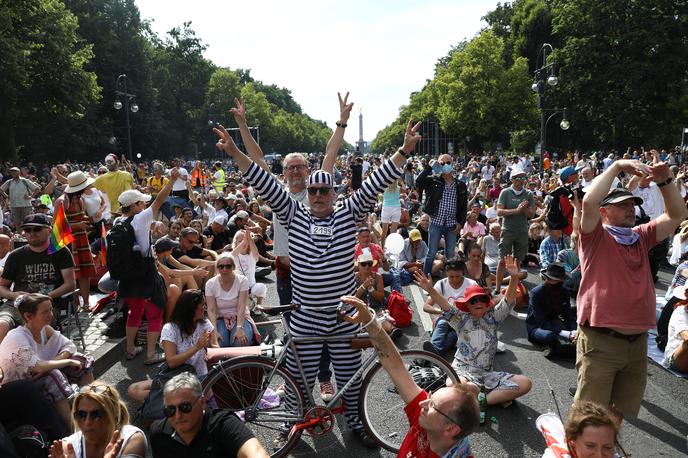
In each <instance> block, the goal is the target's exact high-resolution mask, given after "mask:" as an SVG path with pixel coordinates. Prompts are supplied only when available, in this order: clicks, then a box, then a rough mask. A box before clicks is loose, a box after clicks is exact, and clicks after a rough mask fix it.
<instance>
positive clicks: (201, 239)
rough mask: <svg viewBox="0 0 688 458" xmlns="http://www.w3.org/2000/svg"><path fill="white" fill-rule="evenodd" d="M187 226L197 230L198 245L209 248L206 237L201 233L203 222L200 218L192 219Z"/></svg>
mask: <svg viewBox="0 0 688 458" xmlns="http://www.w3.org/2000/svg"><path fill="white" fill-rule="evenodd" d="M189 227H192V228H194V229H196V231H197V232H198V246H200V247H201V248H208V249H210V246H209V245H210V244H209V243H208V238H207V237H206V236H205V235H204V234H203V222H202V221H201V220H200V219H192V220H191V222H189Z"/></svg>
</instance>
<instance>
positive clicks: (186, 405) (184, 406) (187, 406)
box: [162, 397, 201, 418]
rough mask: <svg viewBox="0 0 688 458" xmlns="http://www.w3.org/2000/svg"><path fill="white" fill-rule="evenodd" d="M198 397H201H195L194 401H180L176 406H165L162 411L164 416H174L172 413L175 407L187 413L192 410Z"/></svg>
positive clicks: (175, 409) (175, 410) (174, 412)
mask: <svg viewBox="0 0 688 458" xmlns="http://www.w3.org/2000/svg"><path fill="white" fill-rule="evenodd" d="M199 399H201V398H200V397H198V398H196V400H195V401H194V402H189V401H186V402H182V403H181V404H179V405H176V406H175V405H169V406H165V409H164V410H163V411H162V412H163V414H164V415H165V417H166V418H172V417H174V415H175V414H176V413H177V409H179V411H180V412H181V413H189V412H191V411H192V410H193V406H194V404H196V403H197V402H198V400H199Z"/></svg>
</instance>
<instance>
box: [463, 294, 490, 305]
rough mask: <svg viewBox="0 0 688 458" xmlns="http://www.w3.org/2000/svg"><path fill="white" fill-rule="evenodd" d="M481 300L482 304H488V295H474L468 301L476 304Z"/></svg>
mask: <svg viewBox="0 0 688 458" xmlns="http://www.w3.org/2000/svg"><path fill="white" fill-rule="evenodd" d="M479 302H480V303H482V304H487V302H488V299H487V297H485V296H476V297H472V298H471V299H470V300H469V301H468V303H469V304H471V305H475V304H477V303H479Z"/></svg>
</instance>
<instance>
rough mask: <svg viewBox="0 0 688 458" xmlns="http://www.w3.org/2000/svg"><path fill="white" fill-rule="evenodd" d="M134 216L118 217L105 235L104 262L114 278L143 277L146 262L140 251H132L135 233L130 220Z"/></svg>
mask: <svg viewBox="0 0 688 458" xmlns="http://www.w3.org/2000/svg"><path fill="white" fill-rule="evenodd" d="M133 218H134V217H133V216H130V217H129V218H126V219H119V220H117V221H116V222H115V224H114V225H113V226H112V229H110V230H109V231H108V233H107V235H106V236H105V240H106V241H107V255H106V264H107V268H108V271H109V272H110V277H111V278H112V279H114V280H130V279H134V278H143V274H144V273H145V270H144V269H146V264H145V260H144V259H143V256H142V254H141V252H140V251H134V244H135V243H136V235H135V234H134V228H133V227H132V226H131V221H132V219H133Z"/></svg>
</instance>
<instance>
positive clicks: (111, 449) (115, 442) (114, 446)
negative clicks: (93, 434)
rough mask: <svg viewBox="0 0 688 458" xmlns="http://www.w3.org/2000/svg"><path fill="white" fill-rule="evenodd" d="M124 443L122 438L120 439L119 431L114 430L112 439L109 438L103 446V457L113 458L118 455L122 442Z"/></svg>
mask: <svg viewBox="0 0 688 458" xmlns="http://www.w3.org/2000/svg"><path fill="white" fill-rule="evenodd" d="M123 443H124V439H121V438H120V437H119V431H118V430H115V432H114V433H112V439H110V442H108V444H107V445H106V446H105V453H103V458H115V457H116V456H118V455H119V452H120V450H122V444H123Z"/></svg>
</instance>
